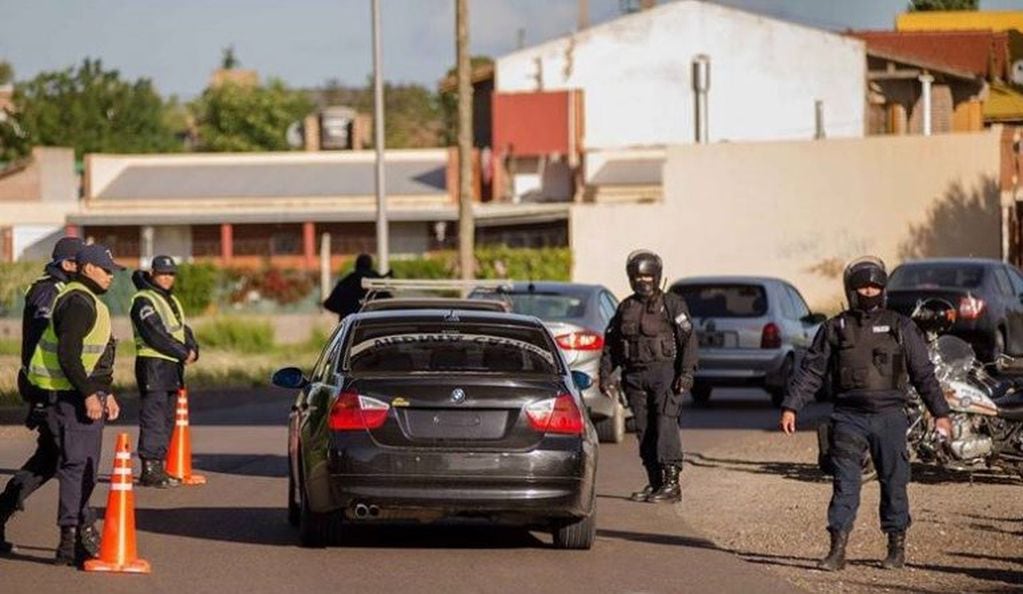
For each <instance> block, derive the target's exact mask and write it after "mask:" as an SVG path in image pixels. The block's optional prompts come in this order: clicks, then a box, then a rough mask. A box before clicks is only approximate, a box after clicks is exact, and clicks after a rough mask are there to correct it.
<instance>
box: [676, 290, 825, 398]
mask: <svg viewBox="0 0 1023 594" xmlns="http://www.w3.org/2000/svg"><path fill="white" fill-rule="evenodd" d="M669 290H670V291H672V292H673V293H676V294H678V295H680V296H681V297H682V298H683V299H685V301H686V304H687V305H688V306H689V312H690V314H691V315H692V317H693V324H694V326H695V328H696V332H697V337H698V338H699V344H700V367H699V369H698V370H697V372H696V385H695V386H693V391H692V395H693V399H694V400H695V401H696V402H697V403H701V404H702V403H706V402H707V401H708V400H710V395H711V391H712V390H713V389H714V388H715V387H717V386H756V387H762V388H764V389H766V390H767V392H768V393H769V394H770V395H771V402H772V403H773V404H774V405H775V406H781V402H782V399H783V398H784V397H785V385H786V384H787V383H788V379H789V376H791V375H792V371H793V370H794V369H795V367H796V365H797V364H798V363H799V361H800V360H801V358H802V356H803V354H804V353H805V352H806V349H807V348H809V346H810V343H811V342H812V341H813V337H814V335H815V334H816V333H817V329H818V327H819V326H820V324H821V323H823V322H824V320H825V319H826V316H824V315H823V314H816V313H811V312H810V308H809V307H807V305H806V301H805V300H804V299H803V296H802V295H800V293H799V291H798V290H796V288H795V287H793V286H792V285H791V284H789V283H788V282H786V281H784V280H781V279H777V278H770V277H756V276H705V277H691V278H684V279H681V280H678V281H675V283H674V284H672V285H671V288H670V289H669Z"/></svg>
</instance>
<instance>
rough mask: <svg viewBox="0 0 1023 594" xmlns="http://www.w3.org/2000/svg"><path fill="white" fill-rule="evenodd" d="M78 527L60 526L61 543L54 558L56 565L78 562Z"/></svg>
mask: <svg viewBox="0 0 1023 594" xmlns="http://www.w3.org/2000/svg"><path fill="white" fill-rule="evenodd" d="M78 548H79V546H78V528H76V527H74V526H61V527H60V544H58V545H57V555H56V556H55V557H54V559H53V564H54V565H75V564H76V563H77V562H78V559H77V555H76V553H77V552H78Z"/></svg>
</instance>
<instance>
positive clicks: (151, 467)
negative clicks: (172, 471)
mask: <svg viewBox="0 0 1023 594" xmlns="http://www.w3.org/2000/svg"><path fill="white" fill-rule="evenodd" d="M139 486H140V487H156V488H157V489H166V488H167V487H170V486H171V483H170V477H169V476H167V474H166V473H163V472H161V466H160V462H159V461H158V460H143V461H142V474H141V475H140V476H139Z"/></svg>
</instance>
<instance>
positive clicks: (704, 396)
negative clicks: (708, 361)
mask: <svg viewBox="0 0 1023 594" xmlns="http://www.w3.org/2000/svg"><path fill="white" fill-rule="evenodd" d="M713 390H714V388H712V387H711V386H708V385H707V384H696V385H694V386H693V389H692V390H690V392H689V394H690V395H691V396H692V397H693V402H695V403H696V404H699V405H701V406H703V405H706V404H707V403H708V402H710V393H711V392H712V391H713Z"/></svg>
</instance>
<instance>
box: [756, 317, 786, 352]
mask: <svg viewBox="0 0 1023 594" xmlns="http://www.w3.org/2000/svg"><path fill="white" fill-rule="evenodd" d="M760 348H762V349H780V348H781V330H780V329H779V328H778V324H775V323H774V322H768V323H767V324H765V325H764V331H763V332H762V333H761V334H760Z"/></svg>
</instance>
